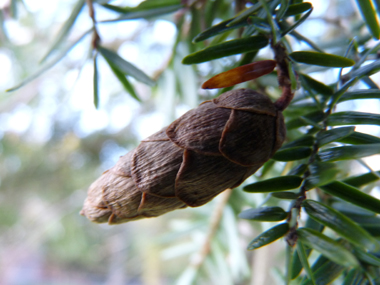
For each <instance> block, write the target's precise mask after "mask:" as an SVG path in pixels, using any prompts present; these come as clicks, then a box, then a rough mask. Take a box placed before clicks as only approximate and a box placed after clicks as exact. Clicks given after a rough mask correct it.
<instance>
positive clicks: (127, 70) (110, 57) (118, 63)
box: [98, 47, 156, 86]
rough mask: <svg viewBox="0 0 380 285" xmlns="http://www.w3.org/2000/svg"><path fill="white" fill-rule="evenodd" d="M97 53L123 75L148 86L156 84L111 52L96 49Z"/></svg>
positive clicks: (100, 48) (104, 49)
mask: <svg viewBox="0 0 380 285" xmlns="http://www.w3.org/2000/svg"><path fill="white" fill-rule="evenodd" d="M98 50H99V52H100V53H101V54H102V55H103V56H104V58H105V59H106V60H107V62H112V64H113V65H114V66H115V67H116V68H117V69H118V70H119V71H121V72H122V73H123V74H124V75H129V76H132V77H134V78H135V79H136V80H138V81H141V82H142V83H145V84H147V85H149V86H154V85H155V84H156V83H155V82H154V81H153V80H152V79H150V78H149V76H148V75H146V74H145V73H144V72H143V71H141V70H140V69H138V68H137V67H136V66H134V65H133V64H131V63H129V62H128V61H126V60H124V59H123V58H122V57H120V56H119V55H118V54H117V53H115V52H114V51H112V50H109V49H106V48H104V47H98Z"/></svg>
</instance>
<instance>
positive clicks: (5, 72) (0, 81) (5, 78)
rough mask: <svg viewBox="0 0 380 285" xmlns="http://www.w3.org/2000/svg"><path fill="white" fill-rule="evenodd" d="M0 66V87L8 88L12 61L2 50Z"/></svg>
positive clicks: (0, 52) (0, 51)
mask: <svg viewBox="0 0 380 285" xmlns="http://www.w3.org/2000/svg"><path fill="white" fill-rule="evenodd" d="M0 65H1V68H0V86H9V82H10V81H11V79H12V73H11V72H12V61H11V59H10V57H9V56H8V55H7V53H5V52H3V51H2V50H0Z"/></svg>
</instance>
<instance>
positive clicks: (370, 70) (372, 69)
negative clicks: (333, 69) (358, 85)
mask: <svg viewBox="0 0 380 285" xmlns="http://www.w3.org/2000/svg"><path fill="white" fill-rule="evenodd" d="M379 70H380V60H376V61H374V62H372V63H369V64H367V65H363V66H361V67H359V68H358V69H355V70H352V71H350V72H349V73H347V74H345V75H343V76H342V79H344V80H348V79H350V78H360V77H363V76H370V75H372V74H374V73H376V72H378V71H379Z"/></svg>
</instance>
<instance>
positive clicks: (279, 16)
mask: <svg viewBox="0 0 380 285" xmlns="http://www.w3.org/2000/svg"><path fill="white" fill-rule="evenodd" d="M289 5H290V2H289V1H288V0H281V4H280V8H279V9H278V10H276V21H279V20H281V19H282V18H283V17H284V15H285V13H286V11H287V10H288V8H289Z"/></svg>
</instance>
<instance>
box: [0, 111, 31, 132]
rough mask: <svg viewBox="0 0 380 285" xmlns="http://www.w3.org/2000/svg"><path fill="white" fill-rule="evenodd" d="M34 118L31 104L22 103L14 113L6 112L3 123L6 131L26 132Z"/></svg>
mask: <svg viewBox="0 0 380 285" xmlns="http://www.w3.org/2000/svg"><path fill="white" fill-rule="evenodd" d="M32 118H33V113H32V110H31V108H30V107H29V106H27V105H24V104H21V105H19V106H17V107H16V108H15V109H14V110H13V112H12V113H10V114H6V115H5V117H3V118H2V119H3V120H0V121H2V122H1V123H2V124H3V128H4V130H5V131H11V132H16V133H19V134H22V133H24V132H25V131H26V130H27V129H28V128H29V126H30V124H31V122H32Z"/></svg>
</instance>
